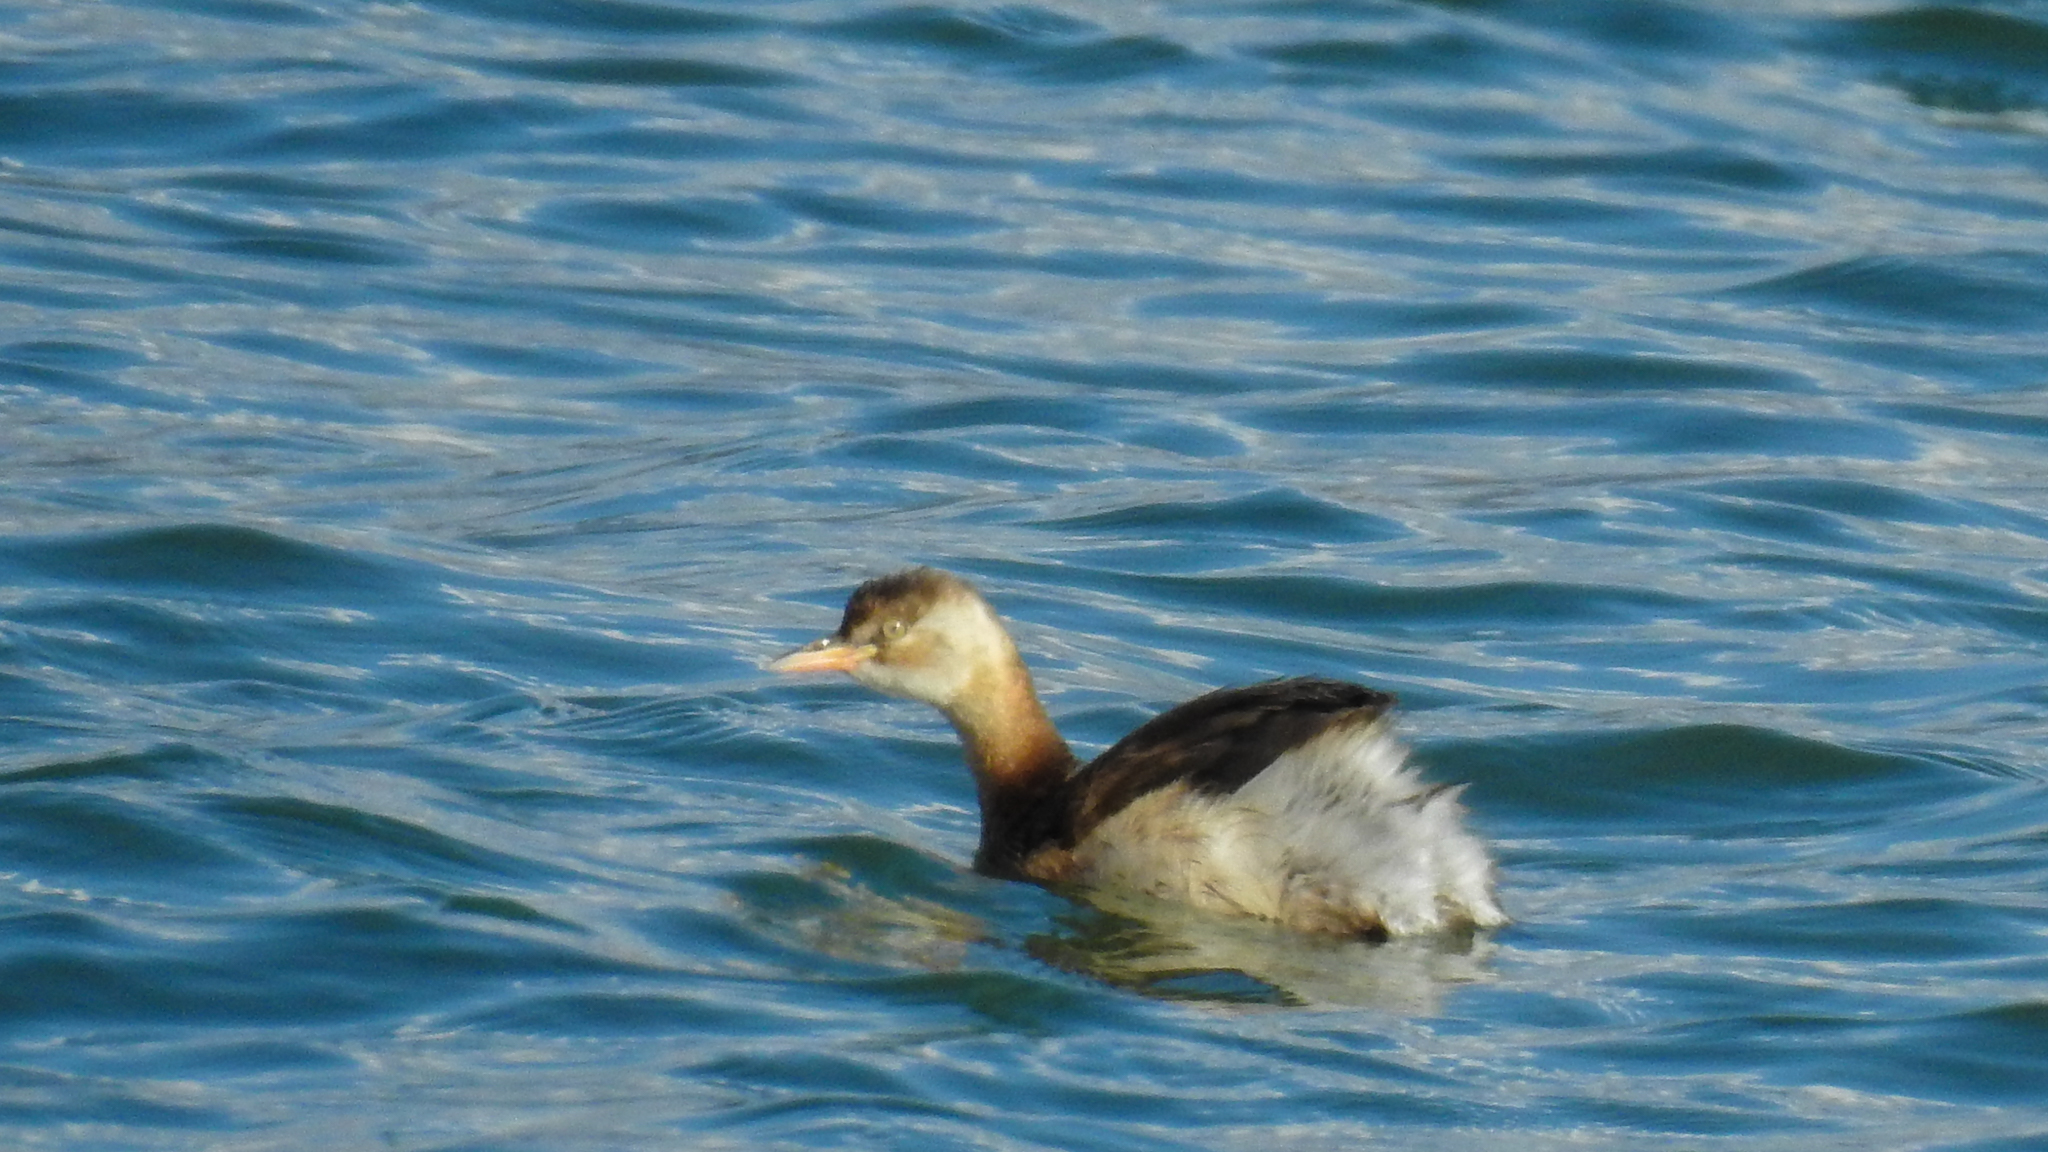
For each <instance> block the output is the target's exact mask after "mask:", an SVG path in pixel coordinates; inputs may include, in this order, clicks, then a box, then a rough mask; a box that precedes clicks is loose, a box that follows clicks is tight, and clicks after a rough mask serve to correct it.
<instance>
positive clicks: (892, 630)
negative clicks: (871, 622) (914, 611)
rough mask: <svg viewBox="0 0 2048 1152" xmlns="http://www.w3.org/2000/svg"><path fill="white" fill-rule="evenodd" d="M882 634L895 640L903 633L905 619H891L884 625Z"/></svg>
mask: <svg viewBox="0 0 2048 1152" xmlns="http://www.w3.org/2000/svg"><path fill="white" fill-rule="evenodd" d="M882 635H884V636H886V637H888V638H889V639H891V640H894V639H896V638H897V637H898V636H901V635H903V621H901V620H891V621H889V622H888V623H886V624H884V625H882Z"/></svg>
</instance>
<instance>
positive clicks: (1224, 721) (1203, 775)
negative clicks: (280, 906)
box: [1068, 676, 1394, 845]
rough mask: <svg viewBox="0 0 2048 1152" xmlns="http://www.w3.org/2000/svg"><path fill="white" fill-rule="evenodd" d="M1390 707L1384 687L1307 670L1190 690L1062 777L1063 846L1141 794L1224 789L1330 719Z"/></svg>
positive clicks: (1367, 717) (1366, 715)
mask: <svg viewBox="0 0 2048 1152" xmlns="http://www.w3.org/2000/svg"><path fill="white" fill-rule="evenodd" d="M1393 706H1394V697H1393V695H1392V694H1391V693H1387V692H1381V691H1379V690H1377V689H1374V688H1367V687H1365V686H1363V685H1360V684H1347V683H1345V682H1344V681H1342V680H1322V679H1317V678H1315V677H1307V676H1304V677H1299V678H1296V679H1293V680H1268V681H1266V682H1265V683H1263V684H1253V685H1250V686H1248V687H1244V688H1224V689H1221V690H1219V691H1216V692H1211V693H1209V694H1208V695H1206V696H1197V697H1196V698H1194V699H1193V700H1190V701H1188V702H1187V703H1185V704H1182V705H1181V706H1180V707H1178V708H1174V709H1171V710H1169V711H1167V712H1163V713H1161V714H1160V715H1158V716H1155V717H1153V718H1152V719H1151V720H1149V721H1147V722H1146V723H1144V724H1142V725H1140V726H1139V727H1138V728H1137V729H1136V730H1135V731H1133V732H1132V733H1131V734H1130V735H1128V736H1126V737H1124V738H1123V739H1122V740H1119V741H1117V742H1116V744H1115V745H1113V746H1112V747H1111V748H1110V749H1109V751H1107V752H1104V753H1103V754H1102V755H1100V756H1097V757H1096V758H1095V759H1094V761H1093V762H1091V763H1090V764H1089V765H1088V766H1087V767H1086V768H1083V769H1081V771H1080V772H1079V773H1077V774H1076V775H1075V776H1074V778H1073V779H1072V780H1071V781H1069V783H1068V789H1069V791H1068V795H1069V797H1070V800H1071V804H1072V808H1071V811H1072V813H1073V817H1072V829H1073V831H1072V833H1071V835H1072V837H1073V840H1072V841H1069V844H1070V845H1071V844H1072V843H1075V842H1078V841H1079V840H1080V839H1081V838H1082V837H1084V836H1086V835H1087V834H1088V833H1089V832H1090V831H1092V830H1093V829H1094V828H1095V826H1096V825H1098V824H1100V823H1102V822H1103V821H1104V820H1107V819H1109V818H1110V817H1111V816H1114V815H1115V814H1116V813H1118V812H1120V811H1122V810H1123V809H1124V807H1125V806H1126V805H1128V804H1130V803H1131V801H1133V800H1136V799H1137V798H1138V797H1140V796H1143V795H1145V794H1146V793H1147V792H1151V791H1153V790H1155V789H1159V788H1164V787H1166V786H1167V785H1169V784H1176V783H1181V784H1186V785H1187V786H1188V787H1189V788H1192V789H1194V790H1195V791H1197V792H1207V793H1211V794H1215V795H1227V794H1229V793H1231V792H1235V791H1237V790H1238V789H1239V788H1241V787H1243V786H1244V784H1245V783H1246V782H1247V781H1249V780H1251V779H1252V777H1254V776H1257V775H1258V774H1259V773H1261V772H1263V771H1265V770H1266V767H1267V765H1269V764H1271V763H1272V762H1273V761H1274V760H1275V759H1277V758H1278V757H1279V756H1280V754H1281V753H1282V752H1285V751H1287V750H1288V749H1289V748H1293V747H1295V746H1297V745H1299V744H1302V743H1304V742H1306V741H1308V740H1309V739H1311V738H1313V737H1314V736H1316V735H1317V734H1318V733H1320V732H1322V731H1323V730H1324V729H1326V728H1328V727H1329V726H1330V725H1332V724H1334V723H1337V722H1338V721H1340V720H1351V721H1354V722H1369V721H1371V720H1373V719H1376V718H1377V717H1379V716H1380V715H1381V714H1383V713H1385V712H1386V711H1387V710H1388V709H1390V708H1392V707H1393ZM1361 713H1363V715H1361Z"/></svg>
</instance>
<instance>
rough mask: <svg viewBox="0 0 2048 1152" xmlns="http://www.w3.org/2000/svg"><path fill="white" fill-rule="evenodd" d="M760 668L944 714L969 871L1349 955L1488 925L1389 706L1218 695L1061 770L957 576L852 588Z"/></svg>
mask: <svg viewBox="0 0 2048 1152" xmlns="http://www.w3.org/2000/svg"><path fill="white" fill-rule="evenodd" d="M769 668H771V669H773V670H775V671H777V672H845V673H847V674H849V675H851V676H852V677H853V678H854V679H855V680H858V681H860V682H861V683H863V684H866V685H867V686H869V687H871V688H875V689H878V690H880V691H882V692H886V693H889V694H890V695H893V696H905V697H908V698H910V699H912V700H922V701H924V702H925V703H927V704H930V705H932V706H933V707H935V708H937V709H938V710H939V711H941V712H943V713H945V715H946V718H947V719H948V720H951V721H952V722H953V727H954V728H955V729H956V730H958V731H959V733H960V739H961V741H962V742H963V743H964V744H965V745H966V752H967V764H968V767H969V768H971V769H972V770H973V772H974V782H975V785H976V788H977V790H978V791H979V792H980V795H981V821H982V823H981V847H980V849H979V851H977V852H976V853H975V857H974V866H975V868H976V869H978V870H979V871H982V872H984V873H987V874H989V875H993V876H1002V877H1008V878H1012V879H1026V880H1035V881H1038V882H1041V883H1062V882H1070V883H1076V884H1081V885H1086V886H1091V887H1092V886H1105V887H1115V888H1121V889H1128V890H1136V891H1141V892H1147V893H1151V894H1153V895H1155V896H1160V897H1164V898H1167V899H1174V900H1180V901H1184V902H1186V903H1188V904H1192V905H1195V906H1197V907H1201V908H1210V909H1217V910H1222V911H1228V912H1235V913H1241V914H1245V915H1251V916H1258V917H1263V918H1265V919H1268V920H1275V921H1278V922H1280V923H1283V924H1287V925H1289V926H1291V927H1294V928H1297V929H1303V930H1308V931H1314V932H1328V933H1337V934H1342V935H1349V936H1358V937H1363V938H1366V939H1385V938H1386V937H1387V936H1389V935H1402V934H1408V933H1427V932H1436V931H1441V930H1445V929H1459V928H1471V927H1479V928H1488V927H1493V926H1495V925H1499V924H1504V923H1506V922H1507V917H1506V916H1505V915H1504V914H1503V913H1502V912H1501V910H1500V905H1499V904H1497V903H1495V902H1494V898H1493V864H1492V862H1491V861H1490V860H1489V859H1488V857H1487V854H1486V849H1485V847H1484V846H1483V845H1482V844H1481V843H1480V842H1479V840H1478V838H1477V837H1475V836H1473V835H1472V833H1470V832H1469V831H1467V830H1466V829H1465V827H1464V822H1463V809H1462V807H1461V806H1460V805H1459V803H1458V793H1459V792H1460V791H1462V788H1454V787H1446V786H1430V785H1427V784H1424V783H1423V782H1422V781H1421V780H1420V779H1419V778H1417V776H1416V775H1415V773H1414V772H1413V771H1412V770H1411V769H1409V768H1407V767H1404V766H1403V763H1402V761H1403V759H1404V758H1405V751H1404V749H1403V748H1402V747H1401V745H1400V743H1399V742H1398V741H1396V740H1395V739H1394V737H1393V735H1392V734H1391V733H1390V732H1389V731H1388V726H1389V723H1390V721H1389V720H1388V712H1389V711H1390V710H1391V709H1392V707H1393V704H1394V698H1393V697H1392V696H1391V695H1388V694H1387V693H1385V692H1379V691H1375V690H1374V689H1371V688H1365V687H1361V686H1360V685H1357V684H1346V683H1344V682H1342V681H1337V680H1322V679H1315V678H1309V677H1303V678H1299V679H1293V680H1269V681H1267V682H1265V683H1263V684H1254V685H1251V686H1250V687H1246V688H1225V689H1222V690H1220V691H1216V692H1211V693H1209V694H1208V695H1206V696H1201V697H1198V698H1196V699H1194V700H1190V701H1188V702H1187V703H1185V704H1182V705H1181V706H1179V707H1178V708H1174V709H1172V710H1170V711H1168V712H1166V713H1164V714H1162V715H1160V716H1157V717H1155V718H1153V719H1152V720H1150V721H1148V722H1146V723H1145V724H1143V725H1140V726H1139V727H1138V729H1137V730H1136V731H1134V732H1132V733H1131V734H1130V735H1128V736H1126V737H1124V738H1123V739H1122V740H1119V741H1118V742H1117V743H1116V744H1115V745H1114V746H1113V747H1111V748H1110V749H1109V751H1107V752H1104V753H1103V754H1102V755H1100V756H1098V757H1096V758H1095V759H1094V760H1093V761H1092V762H1090V763H1089V764H1088V765H1087V766H1085V767H1079V766H1078V761H1076V760H1075V758H1074V754H1073V752H1071V751H1070V750H1068V748H1067V743H1066V741H1065V740H1062V739H1061V738H1060V734H1059V732H1058V731H1057V730H1055V729H1054V728H1053V725H1052V721H1051V720H1050V719H1049V718H1047V716H1046V714H1045V708H1044V706H1043V705H1041V704H1040V703H1039V701H1038V694H1037V692H1036V691H1034V690H1033V688H1032V686H1031V673H1030V672H1029V671H1028V670H1026V669H1025V667H1024V661H1023V659H1022V658H1021V657H1019V656H1018V655H1017V646H1016V644H1015V643H1014V642H1012V641H1011V639H1010V635H1009V633H1008V632H1007V631H1005V630H1004V628H1003V625H1002V622H1001V621H1000V620H999V619H997V617H996V613H995V610H994V609H993V608H990V607H989V605H988V601H986V600H984V599H982V597H981V594H980V593H979V592H977V591H975V589H974V586H973V585H971V584H969V583H967V581H965V580H962V579H960V578H959V577H958V576H954V575H951V574H949V573H945V572H940V571H937V570H935V569H931V568H914V569H911V570H909V571H906V572H898V573H896V574H895V575H893V576H884V577H881V578H879V579H875V580H870V581H868V582H867V583H865V584H862V585H861V586H860V587H859V588H857V589H855V590H854V593H853V596H852V598H851V599H849V600H848V601H847V602H846V615H845V616H844V618H842V619H841V620H840V622H839V630H838V631H837V632H834V633H833V634H831V635H830V636H826V637H823V638H821V639H819V640H816V641H814V642H812V643H810V644H807V645H805V646H804V647H802V648H799V649H797V650H796V651H794V652H791V653H790V654H788V655H787V656H784V657H782V658H781V659H779V660H776V661H774V662H773V663H771V664H770V665H769Z"/></svg>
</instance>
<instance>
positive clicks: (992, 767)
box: [946, 658, 1074, 812]
mask: <svg viewBox="0 0 2048 1152" xmlns="http://www.w3.org/2000/svg"><path fill="white" fill-rule="evenodd" d="M946 717H947V719H949V720H951V721H952V722H953V727H954V728H955V729H957V730H958V731H959V733H960V741H961V743H962V744H964V745H965V746H966V749H967V766H968V767H969V768H971V769H972V770H973V771H974V782H975V784H976V785H977V786H978V787H979V789H980V792H981V799H982V808H983V811H984V812H986V810H987V809H988V806H989V801H990V798H991V796H992V795H994V794H999V793H1005V792H1015V791H1018V790H1024V791H1036V790H1038V789H1040V788H1043V787H1046V786H1048V785H1051V784H1054V783H1057V782H1058V781H1061V780H1064V779H1066V776H1067V774H1068V772H1070V771H1071V770H1072V769H1073V765H1074V754H1073V752H1072V751H1071V750H1069V749H1068V748H1067V742H1066V741H1065V740H1063V739H1061V738H1060V734H1059V730H1058V729H1057V728H1054V727H1053V724H1052V719H1051V717H1049V716H1047V715H1046V714H1045V706H1044V705H1043V704H1040V703H1039V701H1038V693H1037V691H1036V690H1035V689H1034V688H1033V687H1032V684H1031V673H1030V672H1029V671H1027V670H1026V669H1025V667H1024V663H1023V661H1022V660H1018V659H1015V658H1012V659H1011V660H1009V661H1005V662H1004V663H1003V664H1002V665H999V666H996V667H991V668H989V669H987V670H986V671H985V672H984V673H983V674H981V675H978V676H976V677H975V678H974V683H973V687H972V689H971V690H970V691H968V692H965V693H963V694H962V696H961V699H960V700H959V701H958V702H957V703H956V704H955V705H954V706H953V707H951V708H948V709H946Z"/></svg>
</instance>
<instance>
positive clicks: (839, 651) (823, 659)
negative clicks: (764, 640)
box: [768, 636, 875, 673]
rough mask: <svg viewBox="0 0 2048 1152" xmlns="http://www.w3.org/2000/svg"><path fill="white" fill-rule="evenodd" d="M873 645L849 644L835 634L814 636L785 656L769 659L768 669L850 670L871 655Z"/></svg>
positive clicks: (771, 670)
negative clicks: (818, 637) (807, 642)
mask: <svg viewBox="0 0 2048 1152" xmlns="http://www.w3.org/2000/svg"><path fill="white" fill-rule="evenodd" d="M874 655H875V649H874V647H873V646H872V645H868V644H850V643H848V642H846V641H844V640H841V639H840V638H838V637H837V636H827V637H824V638H823V639H820V640H813V641H811V642H810V643H809V644H806V645H804V646H803V647H801V648H799V649H797V650H796V651H794V652H791V653H790V654H788V655H787V656H783V657H780V658H779V659H776V660H771V661H769V663H768V670H769V671H770V672H782V673H791V672H851V671H853V670H854V669H855V668H858V667H860V666H861V665H863V664H865V663H867V662H868V661H869V660H871V659H873V658H874Z"/></svg>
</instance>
